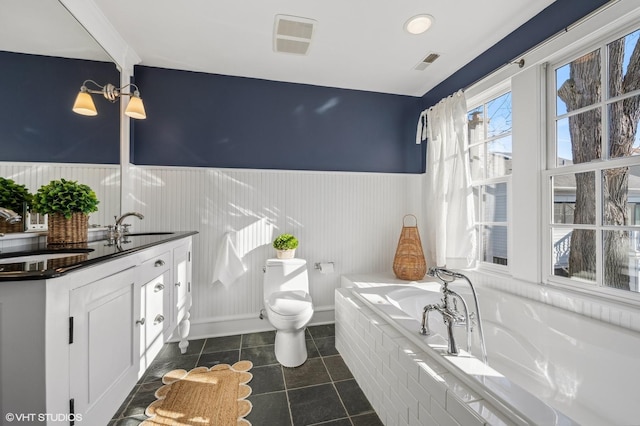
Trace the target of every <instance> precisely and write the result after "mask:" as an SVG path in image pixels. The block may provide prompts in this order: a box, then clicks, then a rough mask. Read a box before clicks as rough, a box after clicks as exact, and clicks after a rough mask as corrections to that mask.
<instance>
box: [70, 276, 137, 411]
mask: <svg viewBox="0 0 640 426" xmlns="http://www.w3.org/2000/svg"><path fill="white" fill-rule="evenodd" d="M134 270H135V268H130V269H126V270H124V271H121V272H118V273H115V274H113V275H110V276H108V277H106V278H102V279H100V280H98V281H95V282H92V283H89V284H87V285H84V286H82V287H78V288H75V289H73V290H71V292H70V294H69V314H70V317H69V318H70V319H69V321H70V329H69V394H70V395H71V398H73V403H70V404H72V405H73V407H72V408H73V411H74V412H75V413H82V418H83V422H87V424H100V423H99V420H100V419H105V418H107V417H109V416H113V413H112V412H111V405H110V404H104V403H102V402H103V401H108V400H118V399H119V398H120V397H121V395H122V394H123V393H124V392H127V391H128V389H130V384H131V383H132V382H133V383H135V382H136V380H137V377H138V365H137V364H138V363H137V362H136V353H137V345H136V340H137V333H136V331H137V330H136V328H135V327H133V326H132V324H134V322H135V317H134V315H135V309H133V307H134V304H135V300H136V298H137V287H138V286H137V284H136V282H135V274H134ZM76 423H77V424H80V422H76Z"/></svg>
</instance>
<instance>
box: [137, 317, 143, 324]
mask: <svg viewBox="0 0 640 426" xmlns="http://www.w3.org/2000/svg"><path fill="white" fill-rule="evenodd" d="M136 324H140V325H144V318H140V319H139V320H138V321H136Z"/></svg>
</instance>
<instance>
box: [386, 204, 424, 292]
mask: <svg viewBox="0 0 640 426" xmlns="http://www.w3.org/2000/svg"><path fill="white" fill-rule="evenodd" d="M407 217H413V219H414V221H415V225H414V226H407V225H406V224H405V221H406V219H407ZM393 273H394V274H396V277H398V278H400V279H401V280H409V281H415V280H421V279H423V278H424V276H425V274H426V273H427V262H426V261H425V259H424V252H423V251H422V243H421V242H420V234H419V233H418V219H417V218H416V217H415V216H414V215H412V214H408V215H406V216H405V217H403V218H402V232H401V233H400V240H399V241H398V248H397V249H396V255H395V257H394V258H393Z"/></svg>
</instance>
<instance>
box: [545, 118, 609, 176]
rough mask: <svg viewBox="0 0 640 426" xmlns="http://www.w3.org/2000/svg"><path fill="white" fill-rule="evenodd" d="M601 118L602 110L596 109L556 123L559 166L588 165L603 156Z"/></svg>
mask: <svg viewBox="0 0 640 426" xmlns="http://www.w3.org/2000/svg"><path fill="white" fill-rule="evenodd" d="M600 116H601V113H600V108H595V109H592V110H590V111H585V112H583V113H580V114H576V115H573V116H571V117H566V118H563V119H562V120H558V121H557V122H556V141H557V142H556V157H557V164H558V166H562V165H566V164H572V163H575V164H578V163H587V162H589V161H592V160H596V159H599V158H600V157H601V156H602V155H601V153H602V146H601V141H602V131H601V129H600Z"/></svg>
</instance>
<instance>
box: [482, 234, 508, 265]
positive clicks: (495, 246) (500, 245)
mask: <svg viewBox="0 0 640 426" xmlns="http://www.w3.org/2000/svg"><path fill="white" fill-rule="evenodd" d="M482 260H483V261H484V262H488V263H495V264H497V265H506V264H507V227H506V226H485V227H484V229H483V238H482Z"/></svg>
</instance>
